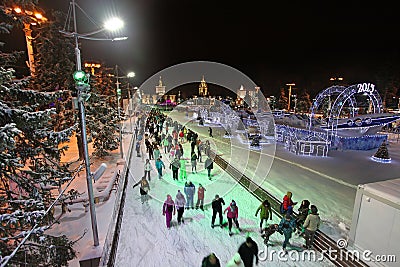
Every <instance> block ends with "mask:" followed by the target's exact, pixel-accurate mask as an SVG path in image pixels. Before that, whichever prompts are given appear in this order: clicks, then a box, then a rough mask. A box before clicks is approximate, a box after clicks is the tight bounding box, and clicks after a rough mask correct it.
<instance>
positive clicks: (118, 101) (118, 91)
mask: <svg viewBox="0 0 400 267" xmlns="http://www.w3.org/2000/svg"><path fill="white" fill-rule="evenodd" d="M133 77H135V73H134V72H129V73H128V75H127V76H121V77H120V76H118V65H115V78H116V79H117V82H116V83H115V84H116V85H117V109H118V120H119V123H120V127H119V153H120V156H121V158H123V157H124V151H123V147H122V125H121V124H122V122H121V89H120V88H119V85H120V84H121V83H120V82H119V79H122V78H133ZM128 110H129V122H130V124H131V132H132V119H131V105H130V92H129V82H128Z"/></svg>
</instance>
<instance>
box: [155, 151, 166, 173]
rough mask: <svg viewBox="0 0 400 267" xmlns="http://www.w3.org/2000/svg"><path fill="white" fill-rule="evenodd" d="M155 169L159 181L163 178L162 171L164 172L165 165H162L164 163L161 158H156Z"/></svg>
mask: <svg viewBox="0 0 400 267" xmlns="http://www.w3.org/2000/svg"><path fill="white" fill-rule="evenodd" d="M156 169H157V172H158V179H161V178H162V176H163V172H162V170H163V169H164V170H165V165H164V162H163V161H162V160H161V156H160V157H159V158H157V160H156Z"/></svg>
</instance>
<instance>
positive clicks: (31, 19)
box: [5, 7, 47, 77]
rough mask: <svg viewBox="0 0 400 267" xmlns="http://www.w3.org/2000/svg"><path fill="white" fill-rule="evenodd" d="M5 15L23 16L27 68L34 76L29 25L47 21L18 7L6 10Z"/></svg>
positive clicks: (40, 15)
mask: <svg viewBox="0 0 400 267" xmlns="http://www.w3.org/2000/svg"><path fill="white" fill-rule="evenodd" d="M5 12H6V14H13V15H15V16H24V18H26V19H24V20H23V23H24V29H23V30H24V33H25V40H26V48H27V51H28V62H27V65H28V67H29V70H30V73H31V76H32V77H33V76H34V75H35V58H34V53H33V46H32V40H33V37H32V29H31V25H37V24H41V23H43V22H46V21H47V18H45V17H44V16H43V15H42V14H41V13H40V12H39V11H32V10H24V9H22V8H20V7H13V8H6V9H5Z"/></svg>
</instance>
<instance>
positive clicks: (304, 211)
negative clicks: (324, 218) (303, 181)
mask: <svg viewBox="0 0 400 267" xmlns="http://www.w3.org/2000/svg"><path fill="white" fill-rule="evenodd" d="M298 211H299V213H298V215H297V218H296V225H297V227H298V228H300V229H299V230H298V232H297V233H298V234H301V233H304V227H303V224H304V221H305V220H306V218H307V216H308V214H309V213H310V201H308V200H307V199H305V200H303V201H302V202H301V205H300V208H299V209H298Z"/></svg>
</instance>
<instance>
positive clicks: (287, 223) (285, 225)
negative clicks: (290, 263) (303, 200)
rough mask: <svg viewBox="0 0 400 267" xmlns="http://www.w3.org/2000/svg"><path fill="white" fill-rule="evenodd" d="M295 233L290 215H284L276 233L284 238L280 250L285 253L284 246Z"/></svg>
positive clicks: (294, 226)
mask: <svg viewBox="0 0 400 267" xmlns="http://www.w3.org/2000/svg"><path fill="white" fill-rule="evenodd" d="M295 231H296V220H295V219H294V218H293V217H292V215H291V214H290V213H286V214H285V215H284V216H283V218H282V220H281V222H280V223H279V226H278V232H279V233H280V234H283V235H284V236H285V240H284V241H283V244H282V249H283V250H284V251H285V252H286V246H287V245H288V244H289V240H290V238H291V237H292V233H293V232H295Z"/></svg>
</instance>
